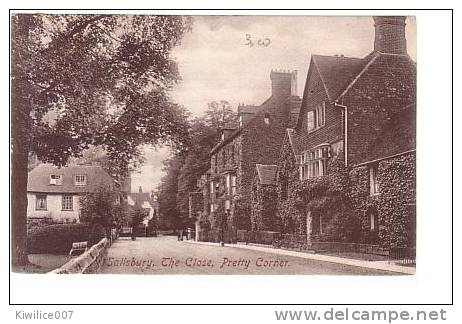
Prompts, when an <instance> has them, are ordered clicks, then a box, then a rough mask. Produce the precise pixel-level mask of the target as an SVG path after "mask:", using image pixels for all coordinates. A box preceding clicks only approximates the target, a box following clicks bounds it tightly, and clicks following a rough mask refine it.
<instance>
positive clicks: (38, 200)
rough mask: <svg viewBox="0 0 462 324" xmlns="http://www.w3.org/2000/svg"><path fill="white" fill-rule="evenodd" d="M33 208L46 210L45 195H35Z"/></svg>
mask: <svg viewBox="0 0 462 324" xmlns="http://www.w3.org/2000/svg"><path fill="white" fill-rule="evenodd" d="M35 210H47V195H44V194H37V195H35Z"/></svg>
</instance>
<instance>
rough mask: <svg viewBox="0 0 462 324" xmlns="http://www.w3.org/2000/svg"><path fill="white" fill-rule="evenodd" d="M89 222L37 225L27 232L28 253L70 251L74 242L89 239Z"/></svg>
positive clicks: (60, 252)
mask: <svg viewBox="0 0 462 324" xmlns="http://www.w3.org/2000/svg"><path fill="white" fill-rule="evenodd" d="M89 234H90V226H89V225H88V224H82V223H81V224H57V225H49V226H44V227H35V228H32V229H31V230H29V231H28V233H27V250H28V253H32V254H36V253H51V254H62V253H69V251H70V250H71V248H72V243H73V242H83V241H88V239H89Z"/></svg>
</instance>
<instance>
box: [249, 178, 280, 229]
mask: <svg viewBox="0 0 462 324" xmlns="http://www.w3.org/2000/svg"><path fill="white" fill-rule="evenodd" d="M277 197H278V193H277V190H276V186H272V185H261V184H260V183H259V181H258V176H256V177H255V178H254V181H253V183H252V210H251V217H250V221H251V229H252V231H276V232H277V231H280V228H279V222H278V219H277V217H276V211H277V202H278V201H277Z"/></svg>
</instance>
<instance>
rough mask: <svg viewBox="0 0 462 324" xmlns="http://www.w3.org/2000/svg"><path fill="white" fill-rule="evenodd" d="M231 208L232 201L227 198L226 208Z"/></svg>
mask: <svg viewBox="0 0 462 324" xmlns="http://www.w3.org/2000/svg"><path fill="white" fill-rule="evenodd" d="M230 209H231V201H229V200H225V210H230Z"/></svg>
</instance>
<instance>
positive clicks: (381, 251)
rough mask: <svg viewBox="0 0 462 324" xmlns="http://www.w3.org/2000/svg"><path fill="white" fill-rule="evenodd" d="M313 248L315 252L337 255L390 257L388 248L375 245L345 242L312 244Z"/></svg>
mask: <svg viewBox="0 0 462 324" xmlns="http://www.w3.org/2000/svg"><path fill="white" fill-rule="evenodd" d="M311 248H312V249H313V250H315V251H318V252H321V251H328V252H335V253H359V254H375V255H382V256H388V248H387V247H383V246H380V245H374V244H361V243H344V242H312V243H311Z"/></svg>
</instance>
